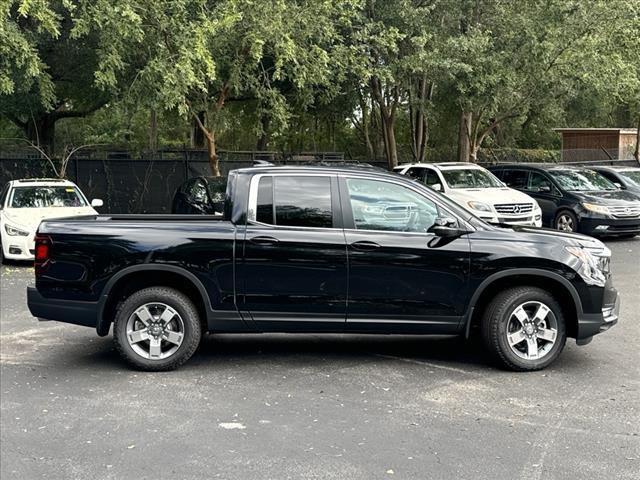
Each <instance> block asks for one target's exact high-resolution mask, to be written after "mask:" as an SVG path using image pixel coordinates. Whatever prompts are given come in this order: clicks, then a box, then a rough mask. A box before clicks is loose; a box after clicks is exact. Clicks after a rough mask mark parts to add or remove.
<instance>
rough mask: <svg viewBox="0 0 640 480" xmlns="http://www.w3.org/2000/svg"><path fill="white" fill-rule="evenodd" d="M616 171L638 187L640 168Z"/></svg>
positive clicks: (639, 183)
mask: <svg viewBox="0 0 640 480" xmlns="http://www.w3.org/2000/svg"><path fill="white" fill-rule="evenodd" d="M618 173H619V174H620V175H622V176H623V177H624V178H626V179H627V180H629V181H630V182H632V183H635V184H636V185H638V186H639V187H640V170H622V171H620V172H618Z"/></svg>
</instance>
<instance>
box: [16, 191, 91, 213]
mask: <svg viewBox="0 0 640 480" xmlns="http://www.w3.org/2000/svg"><path fill="white" fill-rule="evenodd" d="M86 205H87V202H86V201H85V199H84V197H83V196H82V194H81V193H80V192H79V191H78V189H77V188H76V187H42V186H37V187H16V188H14V190H13V196H12V199H11V205H10V207H11V208H49V207H85V206H86Z"/></svg>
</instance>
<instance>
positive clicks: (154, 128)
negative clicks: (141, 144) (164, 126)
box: [149, 109, 158, 153]
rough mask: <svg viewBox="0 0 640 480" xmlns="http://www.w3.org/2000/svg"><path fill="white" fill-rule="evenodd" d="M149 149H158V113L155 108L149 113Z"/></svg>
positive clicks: (153, 150) (155, 150) (154, 150)
mask: <svg viewBox="0 0 640 480" xmlns="http://www.w3.org/2000/svg"><path fill="white" fill-rule="evenodd" d="M149 150H151V151H152V152H154V153H155V152H157V151H158V114H157V112H156V110H155V109H151V113H150V115H149Z"/></svg>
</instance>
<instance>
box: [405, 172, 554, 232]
mask: <svg viewBox="0 0 640 480" xmlns="http://www.w3.org/2000/svg"><path fill="white" fill-rule="evenodd" d="M393 171H394V172H396V173H400V174H402V175H407V176H408V177H411V178H413V179H415V180H418V181H419V182H422V183H424V184H425V185H426V186H427V187H430V188H432V189H433V190H436V191H438V192H442V193H443V194H444V195H445V196H447V197H449V198H451V199H452V200H453V201H454V202H456V203H457V204H458V205H461V206H462V207H463V208H466V209H467V210H469V211H470V212H472V213H473V214H474V215H476V216H478V217H480V218H481V219H483V220H484V221H486V222H489V223H496V224H506V225H528V226H532V227H540V226H542V214H541V212H540V207H539V206H538V204H537V203H536V201H535V200H534V199H533V198H531V197H529V196H528V195H526V194H524V193H521V192H518V191H517V190H513V189H511V188H507V186H506V185H504V184H503V183H502V182H501V181H500V180H498V179H497V178H496V177H495V176H494V175H493V174H492V173H491V172H489V171H488V170H487V169H485V168H482V167H481V166H479V165H475V164H469V163H462V162H448V163H419V164H406V165H399V166H398V167H396V168H394V169H393Z"/></svg>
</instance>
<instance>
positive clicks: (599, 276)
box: [564, 245, 610, 287]
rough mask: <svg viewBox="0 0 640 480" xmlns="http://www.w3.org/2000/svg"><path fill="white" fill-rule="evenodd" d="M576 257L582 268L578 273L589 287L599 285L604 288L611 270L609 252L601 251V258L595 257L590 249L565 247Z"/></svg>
mask: <svg viewBox="0 0 640 480" xmlns="http://www.w3.org/2000/svg"><path fill="white" fill-rule="evenodd" d="M564 248H565V250H566V251H567V252H569V253H570V254H571V255H573V256H574V257H576V258H578V259H579V260H580V268H578V273H579V274H580V276H581V277H582V279H583V280H584V281H585V282H586V283H587V284H588V285H598V286H600V287H603V286H604V284H605V283H606V281H607V279H606V276H605V274H606V273H607V272H608V268H609V257H610V254H609V252H608V250H605V251H601V252H600V253H601V254H602V255H601V256H595V255H594V254H593V253H591V252H590V251H589V250H588V249H586V248H583V247H578V246H573V245H570V246H566V247H564Z"/></svg>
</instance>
